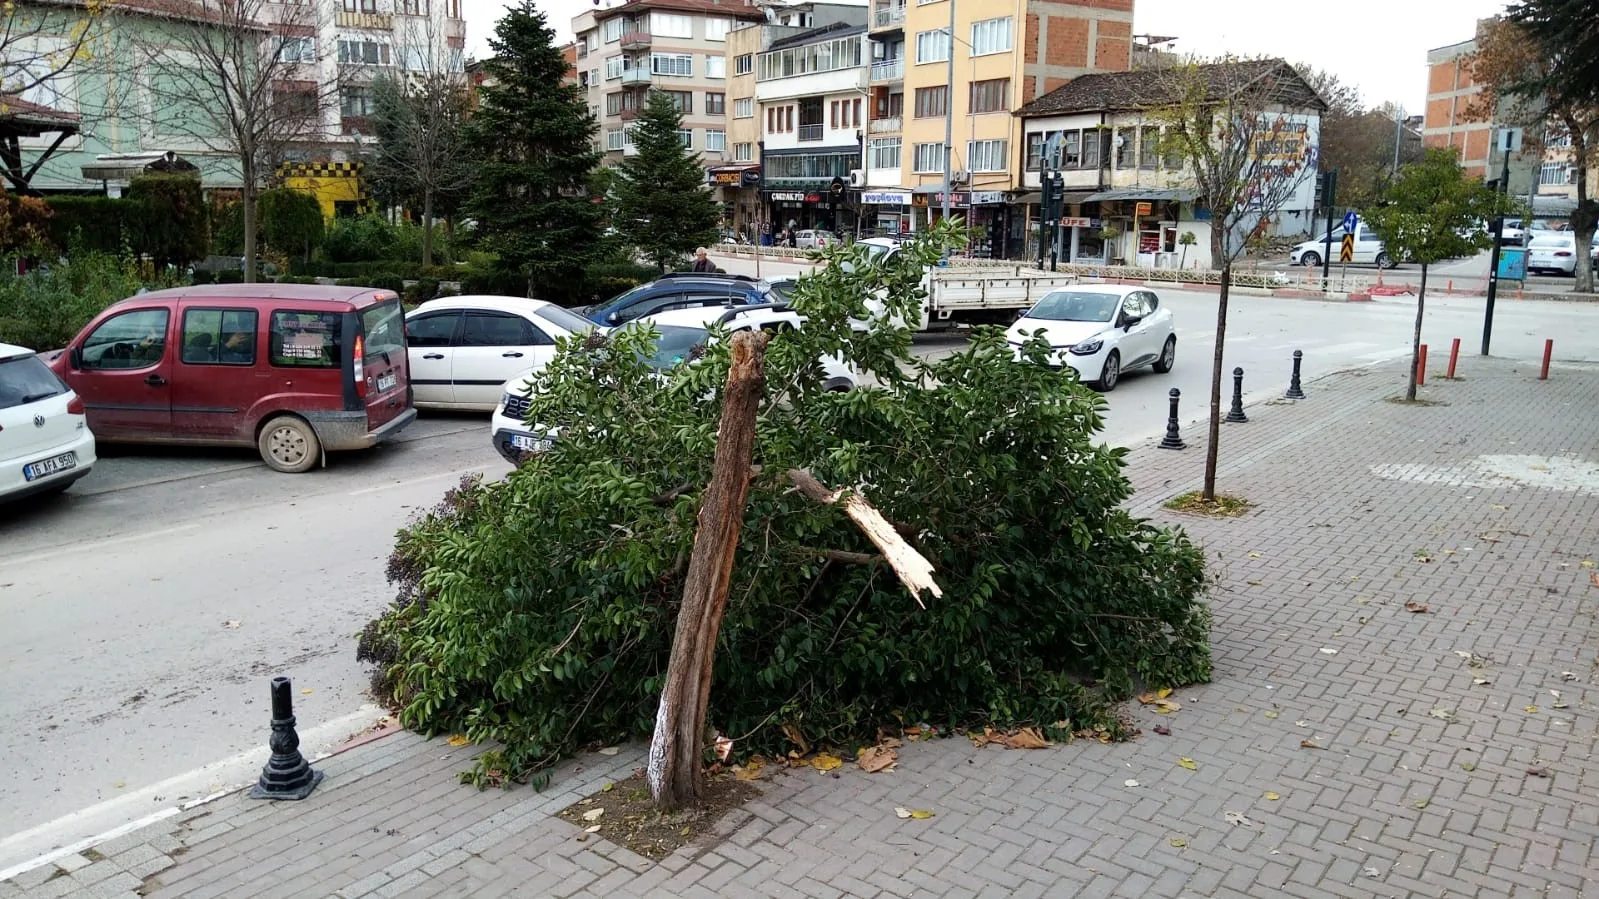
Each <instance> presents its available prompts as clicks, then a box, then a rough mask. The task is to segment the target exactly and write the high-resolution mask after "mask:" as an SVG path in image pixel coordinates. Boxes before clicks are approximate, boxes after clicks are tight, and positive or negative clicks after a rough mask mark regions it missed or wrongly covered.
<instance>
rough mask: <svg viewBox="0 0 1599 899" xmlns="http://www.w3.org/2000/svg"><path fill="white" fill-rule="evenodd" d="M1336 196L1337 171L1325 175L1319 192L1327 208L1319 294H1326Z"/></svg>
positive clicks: (1329, 274)
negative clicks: (1325, 178) (1325, 238)
mask: <svg viewBox="0 0 1599 899" xmlns="http://www.w3.org/2000/svg"><path fill="white" fill-rule="evenodd" d="M1337 196H1338V171H1337V170H1336V169H1334V170H1332V171H1329V172H1328V173H1327V183H1326V186H1325V187H1323V188H1322V191H1321V201H1322V204H1323V205H1325V206H1326V207H1327V242H1326V243H1327V245H1326V246H1324V247H1322V248H1321V292H1322V293H1326V292H1327V289H1328V279H1329V277H1330V276H1331V268H1332V229H1333V203H1334V201H1335V199H1336V198H1337Z"/></svg>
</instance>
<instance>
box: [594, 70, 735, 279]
mask: <svg viewBox="0 0 1599 899" xmlns="http://www.w3.org/2000/svg"><path fill="white" fill-rule="evenodd" d="M682 127H683V116H682V115H681V114H680V113H679V112H678V111H677V107H676V106H675V105H674V104H673V103H672V101H671V100H669V99H667V96H666V95H665V94H663V93H660V92H658V91H656V92H651V93H650V97H649V102H648V103H646V104H645V106H644V111H643V112H642V113H640V114H639V117H638V123H637V124H636V125H635V126H634V127H633V146H634V147H635V148H636V149H637V150H638V152H637V153H636V154H635V155H633V156H629V157H627V158H626V159H624V160H623V161H622V165H621V173H620V175H621V176H620V177H619V178H617V179H616V205H617V213H618V215H619V217H620V218H621V231H622V233H623V234H624V235H625V236H626V237H627V239H628V242H629V243H630V244H632V245H633V246H636V247H638V249H639V252H640V253H641V254H643V256H644V258H645V259H648V260H649V261H650V262H651V263H654V264H655V265H656V266H657V267H658V268H660V270H661V271H663V272H664V271H666V270H667V269H668V268H669V267H671V266H672V265H673V264H674V263H681V262H682V260H683V257H685V256H687V255H688V254H690V253H692V252H694V249H695V248H696V247H701V246H704V245H706V244H708V243H710V242H711V241H713V240H715V239H716V223H717V221H718V220H719V219H720V218H721V212H720V210H718V209H717V206H716V201H715V200H714V199H712V197H711V192H710V191H709V190H707V189H706V187H705V168H704V166H703V165H702V164H701V163H700V155H699V154H698V153H695V152H693V151H692V150H689V149H688V148H686V147H684V146H683V140H682V138H681V137H679V136H678V131H679V130H680V129H681V128H682Z"/></svg>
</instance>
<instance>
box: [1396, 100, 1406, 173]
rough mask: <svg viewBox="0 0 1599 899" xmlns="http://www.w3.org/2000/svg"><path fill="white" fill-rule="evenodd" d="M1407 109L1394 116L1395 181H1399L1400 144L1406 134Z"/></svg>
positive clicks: (1401, 109) (1402, 108)
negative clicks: (1402, 136)
mask: <svg viewBox="0 0 1599 899" xmlns="http://www.w3.org/2000/svg"><path fill="white" fill-rule="evenodd" d="M1404 125H1405V108H1404V107H1403V106H1401V107H1399V112H1398V114H1396V115H1395V116H1394V180H1396V181H1397V180H1399V142H1400V140H1401V135H1402V134H1403V133H1404Z"/></svg>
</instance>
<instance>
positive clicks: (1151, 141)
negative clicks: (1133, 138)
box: [1138, 125, 1160, 171]
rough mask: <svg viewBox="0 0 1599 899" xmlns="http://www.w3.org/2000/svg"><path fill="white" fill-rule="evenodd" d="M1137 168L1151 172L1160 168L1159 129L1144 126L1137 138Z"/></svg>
mask: <svg viewBox="0 0 1599 899" xmlns="http://www.w3.org/2000/svg"><path fill="white" fill-rule="evenodd" d="M1138 167H1139V168H1141V169H1146V170H1150V171H1153V170H1155V169H1157V168H1160V129H1159V128H1155V127H1151V126H1148V125H1146V126H1144V128H1143V129H1142V130H1141V131H1140V133H1139V136H1138Z"/></svg>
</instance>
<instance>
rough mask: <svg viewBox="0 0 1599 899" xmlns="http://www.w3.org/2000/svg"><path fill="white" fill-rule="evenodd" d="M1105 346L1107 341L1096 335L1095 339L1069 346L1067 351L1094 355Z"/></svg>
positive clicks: (1077, 354)
mask: <svg viewBox="0 0 1599 899" xmlns="http://www.w3.org/2000/svg"><path fill="white" fill-rule="evenodd" d="M1104 346H1105V341H1104V340H1103V339H1102V338H1099V337H1095V338H1094V339H1093V340H1085V341H1083V342H1082V343H1079V344H1077V345H1076V346H1070V347H1067V348H1066V352H1068V353H1071V354H1072V355H1073V356H1092V355H1094V354H1095V353H1097V352H1099V351H1100V349H1102V348H1103V347H1104Z"/></svg>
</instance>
